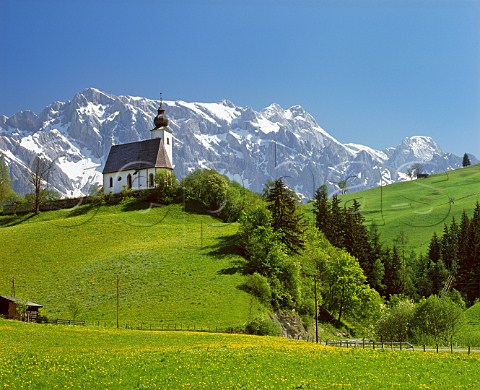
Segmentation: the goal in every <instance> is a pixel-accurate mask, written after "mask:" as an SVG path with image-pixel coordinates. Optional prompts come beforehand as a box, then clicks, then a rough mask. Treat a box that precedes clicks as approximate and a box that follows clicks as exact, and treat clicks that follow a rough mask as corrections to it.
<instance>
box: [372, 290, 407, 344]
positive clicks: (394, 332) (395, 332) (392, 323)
mask: <svg viewBox="0 0 480 390" xmlns="http://www.w3.org/2000/svg"><path fill="white" fill-rule="evenodd" d="M414 316H415V304H414V303H413V302H412V301H411V300H409V299H403V300H399V301H397V302H396V303H395V304H394V305H392V306H382V310H381V315H380V319H379V320H378V321H377V323H376V327H375V333H376V335H377V337H380V338H382V339H383V340H385V341H406V340H408V339H409V338H410V337H411V336H412V325H413V322H414Z"/></svg>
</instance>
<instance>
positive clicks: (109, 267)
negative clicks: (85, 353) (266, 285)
mask: <svg viewBox="0 0 480 390" xmlns="http://www.w3.org/2000/svg"><path fill="white" fill-rule="evenodd" d="M138 206H139V205H138V204H126V205H118V206H101V207H94V206H91V205H80V206H78V207H76V208H73V209H69V210H60V211H53V212H45V213H41V214H40V215H38V216H33V215H25V216H17V217H11V216H4V217H0V242H1V243H2V256H1V260H0V269H1V280H0V294H2V295H9V296H10V295H12V278H14V281H15V283H14V288H15V296H17V297H19V298H22V299H25V300H29V301H33V302H36V303H39V304H41V305H43V306H44V309H43V310H44V314H47V316H48V317H50V318H67V319H71V318H72V317H73V313H74V312H75V311H76V312H77V314H76V318H77V319H81V320H86V321H91V322H95V321H97V322H98V321H100V322H101V323H104V324H107V326H113V325H114V323H115V322H116V316H117V297H118V313H119V322H120V326H139V325H140V324H142V323H143V324H147V325H148V324H152V323H153V324H157V325H158V326H160V325H162V326H165V327H169V328H172V327H174V326H176V325H178V326H180V325H181V324H183V327H184V328H185V327H186V326H188V327H193V326H195V327H196V328H208V329H215V328H217V327H218V328H219V329H224V328H226V327H237V326H242V325H244V324H245V322H246V321H247V320H248V319H249V318H252V317H254V316H256V315H257V313H258V311H259V310H260V311H261V310H262V309H261V308H260V305H259V304H258V302H257V301H256V299H254V298H252V296H251V295H249V294H247V293H246V292H244V291H243V290H242V289H241V285H242V283H243V281H244V276H243V275H242V274H241V272H240V271H239V267H241V265H242V262H243V259H242V257H241V256H240V255H239V254H237V253H236V252H235V246H234V242H233V241H232V240H233V236H234V234H235V233H236V231H237V225H236V224H225V223H221V222H219V221H218V219H215V218H213V217H211V216H210V215H201V214H195V213H187V212H184V211H183V210H182V207H181V206H180V205H171V206H167V207H149V205H148V204H144V205H141V206H142V207H138ZM117 280H118V290H117Z"/></svg>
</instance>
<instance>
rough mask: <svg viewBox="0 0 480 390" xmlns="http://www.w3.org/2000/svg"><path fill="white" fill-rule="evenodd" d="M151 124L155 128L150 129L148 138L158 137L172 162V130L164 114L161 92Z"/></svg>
mask: <svg viewBox="0 0 480 390" xmlns="http://www.w3.org/2000/svg"><path fill="white" fill-rule="evenodd" d="M153 124H154V125H155V128H153V129H152V130H150V138H151V139H157V138H160V140H161V142H162V144H163V148H165V152H166V153H167V155H168V158H169V160H170V162H171V163H173V156H172V154H173V150H172V145H173V135H172V130H170V128H169V127H168V119H167V116H166V115H165V110H164V108H163V98H162V94H160V106H159V107H158V114H157V116H156V117H155V119H154V120H153Z"/></svg>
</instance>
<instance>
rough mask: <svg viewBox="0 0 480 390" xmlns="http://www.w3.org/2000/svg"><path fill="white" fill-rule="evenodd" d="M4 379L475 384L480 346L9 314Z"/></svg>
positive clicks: (69, 383)
mask: <svg viewBox="0 0 480 390" xmlns="http://www.w3.org/2000/svg"><path fill="white" fill-rule="evenodd" d="M0 339H1V340H2V347H3V348H2V349H1V351H0V387H2V388H8V389H19V388H27V387H31V388H35V389H53V388H102V389H103V388H112V389H118V388H125V389H132V388H140V389H141V388H161V389H169V388H170V389H179V388H217V389H236V388H245V389H294V388H312V389H332V388H355V389H373V388H376V389H385V388H386V389H390V388H396V389H397V388H398V389H421V388H431V389H456V388H457V389H466V388H479V386H480V356H479V355H476V354H471V355H467V354H459V353H458V354H457V353H454V354H450V353H440V354H436V353H432V352H426V353H424V352H421V351H414V352H412V351H391V350H383V351H382V350H375V351H372V350H363V349H360V348H356V349H352V348H350V349H344V348H337V347H325V346H321V345H316V344H314V343H307V342H304V341H295V340H291V339H285V338H277V337H258V336H249V335H234V334H212V333H194V332H167V331H165V332H150V331H138V330H124V329H121V330H117V329H94V328H88V327H70V326H55V325H43V324H26V323H19V322H14V321H6V320H0Z"/></svg>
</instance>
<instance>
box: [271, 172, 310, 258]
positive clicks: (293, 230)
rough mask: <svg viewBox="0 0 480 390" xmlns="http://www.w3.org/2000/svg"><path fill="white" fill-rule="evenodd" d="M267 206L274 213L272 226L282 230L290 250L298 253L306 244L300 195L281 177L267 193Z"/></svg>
mask: <svg viewBox="0 0 480 390" xmlns="http://www.w3.org/2000/svg"><path fill="white" fill-rule="evenodd" d="M267 202H268V205H267V208H268V210H270V212H271V213H272V227H273V230H274V231H278V232H281V234H282V236H283V243H284V244H285V245H286V247H287V248H288V250H289V251H290V252H293V253H298V252H299V250H300V249H302V248H303V247H304V245H305V242H304V239H303V233H304V230H305V228H304V226H305V224H304V220H303V216H302V214H301V213H300V212H299V209H298V203H299V202H298V196H297V194H296V193H295V192H294V191H292V190H291V189H289V188H288V187H287V186H286V185H285V184H284V183H283V181H282V180H281V179H277V180H275V183H274V184H273V187H270V188H269V190H268V193H267Z"/></svg>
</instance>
